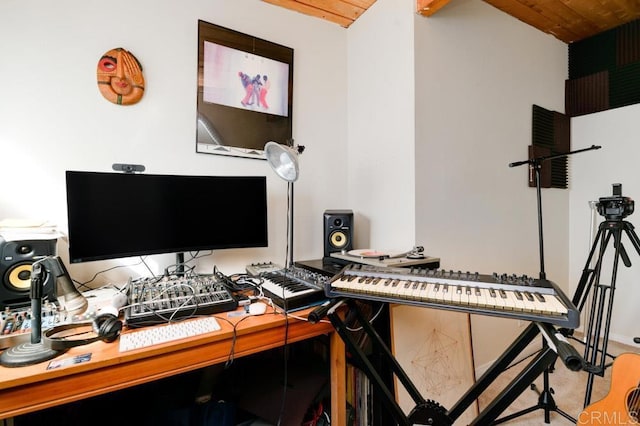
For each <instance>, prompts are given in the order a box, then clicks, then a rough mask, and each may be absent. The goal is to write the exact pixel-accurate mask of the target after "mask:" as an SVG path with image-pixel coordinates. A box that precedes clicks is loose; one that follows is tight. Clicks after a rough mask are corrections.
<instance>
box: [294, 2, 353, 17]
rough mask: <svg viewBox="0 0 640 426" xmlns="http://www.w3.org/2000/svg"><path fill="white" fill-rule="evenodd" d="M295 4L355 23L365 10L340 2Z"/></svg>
mask: <svg viewBox="0 0 640 426" xmlns="http://www.w3.org/2000/svg"><path fill="white" fill-rule="evenodd" d="M296 3H300V4H304V5H306V6H309V7H312V8H315V9H318V10H322V11H325V12H327V13H331V14H333V15H337V16H342V17H345V18H347V19H351V20H352V21H355V20H356V19H358V17H359V16H360V15H362V13H363V12H364V11H365V9H363V8H361V7H359V6H354V5H352V4H349V3H347V2H344V1H341V0H296Z"/></svg>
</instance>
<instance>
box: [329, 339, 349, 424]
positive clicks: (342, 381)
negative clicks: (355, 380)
mask: <svg viewBox="0 0 640 426" xmlns="http://www.w3.org/2000/svg"><path fill="white" fill-rule="evenodd" d="M329 344H330V349H329V357H330V359H331V360H330V367H331V373H330V375H331V424H332V425H337V426H341V425H346V424H347V391H346V389H347V385H346V379H347V371H346V358H345V346H344V342H343V341H342V339H341V338H340V335H339V334H338V333H337V332H333V333H331V334H330V335H329Z"/></svg>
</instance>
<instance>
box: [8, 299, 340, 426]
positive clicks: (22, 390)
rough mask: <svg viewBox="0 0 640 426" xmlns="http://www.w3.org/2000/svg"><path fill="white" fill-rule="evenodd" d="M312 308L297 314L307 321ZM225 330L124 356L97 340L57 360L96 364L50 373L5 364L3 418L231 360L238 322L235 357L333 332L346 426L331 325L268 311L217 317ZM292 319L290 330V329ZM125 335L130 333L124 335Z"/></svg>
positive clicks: (336, 385) (335, 410) (335, 416)
mask: <svg viewBox="0 0 640 426" xmlns="http://www.w3.org/2000/svg"><path fill="white" fill-rule="evenodd" d="M310 311H311V309H307V310H303V311H300V312H296V313H295V316H296V317H306V316H307V314H308V313H309V312H310ZM214 316H215V317H216V318H217V319H218V322H219V324H220V326H221V327H222V329H221V330H220V331H216V332H213V333H209V334H204V335H200V336H195V337H192V338H188V339H184V340H180V341H179V342H174V343H166V344H163V345H157V346H152V347H150V348H145V349H140V350H134V351H127V352H120V351H119V349H118V341H117V340H116V341H115V342H113V343H104V342H95V343H92V344H90V345H86V346H79V347H75V348H72V349H70V350H69V351H68V352H66V353H64V354H63V355H61V356H59V357H58V358H55V359H56V360H57V359H63V358H72V357H74V356H76V355H82V354H87V353H91V360H90V361H88V362H83V363H80V364H76V365H70V366H68V367H61V368H57V369H53V370H47V366H48V365H49V362H50V361H46V362H43V363H40V364H36V365H32V366H28V367H16V368H7V367H2V366H0V419H4V418H9V417H13V416H17V415H20V414H25V413H29V412H33V411H38V410H42V409H45V408H49V407H53V406H56V405H61V404H65V403H68V402H72V401H77V400H80V399H84V398H89V397H92V396H96V395H100V394H105V393H108V392H113V391H117V390H120V389H124V388H127V387H130V386H135V385H139V384H142V383H147V382H151V381H154V380H158V379H162V378H165V377H169V376H173V375H176V374H180V373H185V372H187V371H192V370H196V369H200V368H203V367H207V366H210V365H214V364H219V363H223V362H226V361H227V360H228V359H229V356H230V355H231V347H232V340H233V334H234V332H233V326H232V325H231V324H230V323H228V322H227V321H230V322H231V323H233V324H237V327H236V335H237V336H236V342H235V349H234V351H233V356H234V357H236V358H237V357H241V356H246V355H250V354H254V353H257V352H261V351H265V350H268V349H272V348H276V347H279V346H283V345H284V344H285V333H286V341H287V342H289V343H292V342H298V341H301V340H305V339H310V338H313V337H316V336H320V335H323V334H328V335H329V339H330V368H331V373H330V379H331V417H332V422H331V423H332V424H334V425H338V426H339V425H345V424H346V396H345V390H346V387H345V348H344V343H343V342H342V340H341V339H340V336H339V335H338V334H337V333H335V330H334V328H333V326H332V325H331V324H330V323H328V322H325V321H323V322H319V323H317V324H311V323H310V322H308V321H305V320H300V319H296V318H293V317H292V316H288V317H287V318H285V316H284V315H283V314H274V313H269V312H267V313H266V314H264V315H261V316H253V317H246V316H245V317H231V318H228V317H227V313H226V312H225V313H220V314H215V315H214ZM287 321H288V327H287ZM124 332H125V333H126V332H127V331H124Z"/></svg>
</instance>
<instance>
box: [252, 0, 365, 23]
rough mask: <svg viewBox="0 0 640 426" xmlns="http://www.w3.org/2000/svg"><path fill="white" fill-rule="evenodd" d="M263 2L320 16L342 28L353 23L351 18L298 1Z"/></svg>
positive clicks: (267, 0)
mask: <svg viewBox="0 0 640 426" xmlns="http://www.w3.org/2000/svg"><path fill="white" fill-rule="evenodd" d="M262 1H264V2H265V3H269V4H273V5H276V6H281V7H284V8H285V9H289V10H293V11H295V12H299V13H302V14H304V15H309V16H314V17H316V18H321V19H324V20H327V21H329V22H333V23H335V24H338V25H340V26H342V27H344V28H348V27H349V25H351V24H352V23H353V19H348V18H345V17H344V16H340V15H335V14H333V13H329V12H327V11H324V10H320V9H317V8H315V7H310V6H307V5H305V4H302V3H299V2H297V1H294V0H262Z"/></svg>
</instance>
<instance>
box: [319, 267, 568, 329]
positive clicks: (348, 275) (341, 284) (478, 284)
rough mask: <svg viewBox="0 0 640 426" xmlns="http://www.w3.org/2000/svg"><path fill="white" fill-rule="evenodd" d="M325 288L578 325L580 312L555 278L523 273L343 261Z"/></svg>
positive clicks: (359, 296) (384, 299) (339, 292)
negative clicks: (481, 272)
mask: <svg viewBox="0 0 640 426" xmlns="http://www.w3.org/2000/svg"><path fill="white" fill-rule="evenodd" d="M325 293H326V294H327V296H328V297H349V298H355V299H368V300H374V301H381V302H387V303H399V304H409V305H416V306H423V307H429V308H439V309H449V310H456V311H462V312H468V313H472V314H481V315H493V316H500V317H507V318H514V319H520V320H525V321H539V322H547V323H550V324H555V325H558V326H561V327H566V328H577V327H578V326H579V325H580V312H579V311H578V309H577V308H576V307H575V306H574V304H573V303H572V302H571V301H570V300H569V299H568V298H567V296H566V295H565V294H564V293H563V292H562V290H560V288H559V287H558V286H557V285H556V284H555V283H553V282H552V281H548V280H543V279H535V278H531V277H527V276H516V275H506V274H500V275H499V274H495V273H494V274H493V275H483V274H478V273H470V272H461V271H458V272H454V271H444V270H424V269H420V270H413V269H407V268H382V267H375V266H368V265H349V266H347V267H345V268H344V269H343V270H342V271H341V272H340V273H339V274H337V275H335V276H334V277H333V278H332V279H331V281H330V282H329V283H327V284H325Z"/></svg>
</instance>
